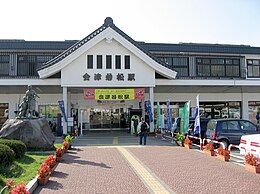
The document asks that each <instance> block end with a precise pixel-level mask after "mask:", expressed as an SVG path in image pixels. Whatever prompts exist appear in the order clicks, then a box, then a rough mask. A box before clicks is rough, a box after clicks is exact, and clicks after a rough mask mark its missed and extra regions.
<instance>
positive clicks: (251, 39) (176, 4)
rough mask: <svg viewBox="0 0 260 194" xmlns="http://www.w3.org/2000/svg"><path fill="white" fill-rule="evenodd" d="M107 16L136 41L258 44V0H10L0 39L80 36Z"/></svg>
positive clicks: (2, 14) (0, 13)
mask: <svg viewBox="0 0 260 194" xmlns="http://www.w3.org/2000/svg"><path fill="white" fill-rule="evenodd" d="M106 17H112V19H113V21H114V24H115V25H116V26H117V27H118V28H120V29H121V30H123V31H124V32H125V33H126V34H127V35H128V36H130V37H131V38H133V39H134V40H136V41H144V42H147V43H180V42H185V43H209V44H236V45H240V44H241V45H242V44H243V45H251V46H259V47H260V0H130V1H129V0H73V1H72V0H23V1H21V0H8V1H1V2H0V21H1V22H0V39H24V40H27V41H64V40H81V39H83V38H84V37H86V36H87V35H89V34H90V33H91V32H93V31H94V30H96V29H97V28H99V27H100V26H101V25H102V24H103V23H104V20H105V18H106Z"/></svg>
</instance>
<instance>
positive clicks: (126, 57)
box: [125, 55, 130, 69]
mask: <svg viewBox="0 0 260 194" xmlns="http://www.w3.org/2000/svg"><path fill="white" fill-rule="evenodd" d="M125 69H130V56H128V55H126V56H125Z"/></svg>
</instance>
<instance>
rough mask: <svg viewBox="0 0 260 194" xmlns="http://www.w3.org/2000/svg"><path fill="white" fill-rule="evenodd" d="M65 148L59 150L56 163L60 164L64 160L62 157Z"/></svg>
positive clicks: (56, 153) (56, 154) (56, 152)
mask: <svg viewBox="0 0 260 194" xmlns="http://www.w3.org/2000/svg"><path fill="white" fill-rule="evenodd" d="M64 151H65V150H64V148H57V149H56V151H55V153H54V155H55V157H56V161H57V162H60V161H61V160H62V156H63V154H64Z"/></svg>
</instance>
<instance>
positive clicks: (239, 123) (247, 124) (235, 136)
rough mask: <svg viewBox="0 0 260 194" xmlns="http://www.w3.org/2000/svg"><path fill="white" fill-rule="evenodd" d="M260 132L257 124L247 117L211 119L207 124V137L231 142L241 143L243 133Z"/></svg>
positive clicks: (226, 142)
mask: <svg viewBox="0 0 260 194" xmlns="http://www.w3.org/2000/svg"><path fill="white" fill-rule="evenodd" d="M250 134H260V131H259V128H258V126H257V125H255V124H254V123H252V122H251V121H248V120H245V119H235V118H234V119H210V120H209V122H208V124H207V130H206V138H208V139H212V140H217V141H219V142H222V143H223V144H224V146H225V148H227V147H228V146H229V144H234V145H239V143H240V139H241V136H242V135H250Z"/></svg>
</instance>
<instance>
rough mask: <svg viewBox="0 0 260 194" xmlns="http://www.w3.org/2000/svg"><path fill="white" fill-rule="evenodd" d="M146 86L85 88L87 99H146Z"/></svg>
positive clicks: (85, 97)
mask: <svg viewBox="0 0 260 194" xmlns="http://www.w3.org/2000/svg"><path fill="white" fill-rule="evenodd" d="M144 93H145V90H144V88H131V89H93V88H91V89H84V99H85V100H101V101H104V100H112V101H114V100H135V99H144Z"/></svg>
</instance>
